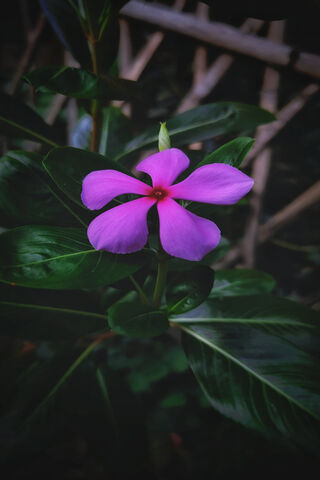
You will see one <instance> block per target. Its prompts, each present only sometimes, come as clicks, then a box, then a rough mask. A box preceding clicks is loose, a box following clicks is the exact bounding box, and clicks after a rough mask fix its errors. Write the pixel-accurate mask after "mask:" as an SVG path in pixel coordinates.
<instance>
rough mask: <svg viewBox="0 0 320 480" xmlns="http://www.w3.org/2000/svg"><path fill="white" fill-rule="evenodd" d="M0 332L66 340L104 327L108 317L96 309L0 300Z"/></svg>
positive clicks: (21, 336) (39, 338)
mask: <svg viewBox="0 0 320 480" xmlns="http://www.w3.org/2000/svg"><path fill="white" fill-rule="evenodd" d="M0 311H1V317H0V335H4V336H10V337H18V338H28V339H31V340H68V339H74V338H78V337H80V336H82V335H87V334H89V333H93V332H97V331H99V330H102V329H103V328H106V326H107V317H106V316H105V315H99V314H97V313H91V312H84V311H81V310H70V309H67V308H56V307H51V306H43V305H29V304H23V303H14V302H0Z"/></svg>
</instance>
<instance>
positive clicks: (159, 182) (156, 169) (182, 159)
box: [136, 148, 190, 187]
mask: <svg viewBox="0 0 320 480" xmlns="http://www.w3.org/2000/svg"><path fill="white" fill-rule="evenodd" d="M189 164H190V160H189V158H188V157H187V156H186V155H185V154H184V153H183V152H182V151H181V150H179V149H178V148H168V149H167V150H163V151H162V152H158V153H155V154H154V155H151V156H150V157H148V158H145V159H144V160H142V162H140V163H139V164H138V165H137V166H136V170H138V171H139V172H144V173H147V174H148V175H150V177H151V178H152V185H153V186H154V187H158V186H161V187H168V186H169V185H171V184H172V182H174V181H175V179H176V178H177V177H178V176H179V175H180V173H181V172H183V171H184V170H185V169H186V168H188V166H189Z"/></svg>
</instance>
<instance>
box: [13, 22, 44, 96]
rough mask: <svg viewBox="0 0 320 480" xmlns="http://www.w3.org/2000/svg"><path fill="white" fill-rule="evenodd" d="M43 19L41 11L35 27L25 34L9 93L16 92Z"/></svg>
mask: <svg viewBox="0 0 320 480" xmlns="http://www.w3.org/2000/svg"><path fill="white" fill-rule="evenodd" d="M45 21H46V17H45V16H44V14H43V13H41V14H40V16H39V18H38V21H37V24H36V26H35V28H34V29H33V30H30V31H29V32H28V34H27V46H26V49H25V51H24V53H23V55H22V57H21V59H20V61H19V63H18V67H17V70H16V72H15V74H14V77H13V79H12V82H11V85H10V88H9V94H10V95H14V93H15V92H16V89H17V86H18V83H19V81H20V78H21V77H22V75H23V74H24V72H25V71H26V68H27V67H28V64H29V62H30V58H31V55H32V53H33V50H34V48H35V46H36V43H37V41H38V39H39V37H40V35H41V33H42V30H43V27H44V24H45Z"/></svg>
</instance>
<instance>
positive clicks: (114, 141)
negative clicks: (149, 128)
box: [99, 106, 132, 168]
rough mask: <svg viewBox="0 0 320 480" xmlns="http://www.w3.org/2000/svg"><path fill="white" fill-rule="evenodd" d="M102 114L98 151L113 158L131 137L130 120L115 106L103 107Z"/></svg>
mask: <svg viewBox="0 0 320 480" xmlns="http://www.w3.org/2000/svg"><path fill="white" fill-rule="evenodd" d="M102 116H103V120H102V128H101V139H100V147H99V153H101V155H106V156H107V157H109V158H115V157H116V156H117V155H118V153H119V152H120V151H121V149H122V146H123V145H124V144H125V143H127V142H128V141H129V139H130V138H131V130H132V126H131V122H130V120H129V118H128V117H126V116H125V115H124V114H123V113H122V111H121V109H120V108H117V107H112V106H110V107H107V108H104V109H103V111H102ZM118 168H119V167H118Z"/></svg>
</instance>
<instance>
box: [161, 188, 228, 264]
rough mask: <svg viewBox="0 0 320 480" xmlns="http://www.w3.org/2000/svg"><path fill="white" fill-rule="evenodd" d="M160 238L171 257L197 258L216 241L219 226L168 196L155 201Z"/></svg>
mask: <svg viewBox="0 0 320 480" xmlns="http://www.w3.org/2000/svg"><path fill="white" fill-rule="evenodd" d="M157 208H158V213H159V219H160V240H161V244H162V247H163V249H164V250H165V251H166V252H167V253H169V254H170V255H172V256H173V257H179V258H184V259H186V260H201V259H202V258H203V257H204V256H205V255H206V254H207V253H209V252H210V251H211V250H213V249H214V248H215V247H216V246H217V245H218V243H219V242H220V230H219V228H218V227H217V225H216V224H215V223H213V222H211V221H210V220H207V219H205V218H201V217H198V216H197V215H195V214H194V213H191V212H189V211H188V210H186V209H185V208H183V207H181V205H179V204H178V203H177V202H175V201H174V200H172V199H171V198H168V197H167V198H166V199H164V200H162V201H161V202H158V204H157Z"/></svg>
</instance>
